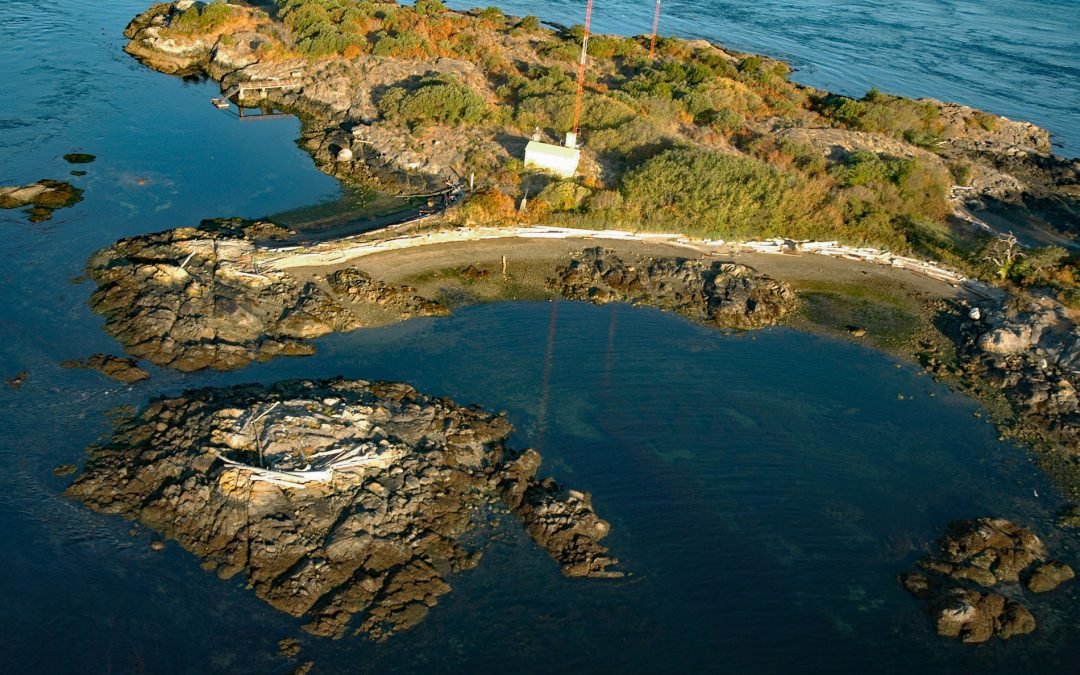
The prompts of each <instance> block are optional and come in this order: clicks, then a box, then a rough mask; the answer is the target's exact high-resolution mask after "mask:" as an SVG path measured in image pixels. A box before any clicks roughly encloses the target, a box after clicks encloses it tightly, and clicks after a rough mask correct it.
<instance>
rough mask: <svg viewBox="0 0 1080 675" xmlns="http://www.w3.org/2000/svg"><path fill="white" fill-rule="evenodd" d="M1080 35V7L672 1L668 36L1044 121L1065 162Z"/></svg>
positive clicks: (538, 7) (801, 77)
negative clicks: (713, 43)
mask: <svg viewBox="0 0 1080 675" xmlns="http://www.w3.org/2000/svg"><path fill="white" fill-rule="evenodd" d="M448 4H449V5H450V6H451V7H453V8H455V9H467V8H470V7H474V6H476V4H477V3H476V2H475V0H450V2H449V3H448ZM493 4H496V5H498V6H499V7H500V8H501V9H503V11H505V12H506V13H508V14H513V15H517V16H524V15H529V14H533V15H536V16H538V17H539V18H540V19H542V20H545V21H553V22H556V23H561V24H566V25H573V24H575V23H584V19H585V0H540V1H528V2H526V1H525V0H499V2H495V3H493ZM654 7H655V3H654V2H652V1H650V0H633V1H630V0H607V1H597V2H596V3H595V4H594V6H593V20H592V21H593V23H592V25H593V30H594V31H595V32H598V33H617V34H621V35H640V34H644V33H648V32H650V30H651V29H652V16H653V9H654ZM1069 26H1072V27H1073V28H1072V29H1070V28H1069ZM1078 26H1080V2H1076V1H1075V0H893V1H891V2H886V1H885V0H853V1H848V2H835V0H663V3H662V6H661V17H660V29H659V33H660V34H661V35H671V36H677V37H684V38H702V39H706V40H709V41H712V42H715V43H718V44H721V45H723V46H724V47H727V48H730V49H734V50H737V51H742V52H750V53H755V54H764V55H766V56H771V57H774V58H779V59H783V60H784V61H786V62H788V63H789V64H791V66H792V67H793V68H794V69H795V71H796V72H795V73H794V74H793V75H792V79H793V80H795V81H797V82H800V83H802V84H806V85H809V86H812V87H817V88H820V89H826V90H828V91H831V92H835V93H838V94H844V95H846V96H853V97H856V98H858V97H861V96H862V95H863V94H865V93H866V92H867V91H869V90H870V89H872V88H875V87H876V88H877V89H880V90H881V91H884V92H888V93H891V94H899V95H902V96H909V97H912V98H934V99H939V100H942V101H952V102H956V103H962V104H964V105H970V106H973V107H975V108H979V109H982V110H985V111H987V112H991V113H994V114H996V115H1003V116H1005V117H1008V118H1010V119H1013V120H1022V121H1026V122H1032V123H1034V124H1037V125H1038V126H1040V127H1043V128H1044V129H1047V130H1049V131H1050V134H1051V140H1052V141H1053V143H1054V152H1055V154H1058V155H1063V156H1066V157H1080V29H1077V27H1078Z"/></svg>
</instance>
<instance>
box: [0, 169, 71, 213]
mask: <svg viewBox="0 0 1080 675" xmlns="http://www.w3.org/2000/svg"><path fill="white" fill-rule="evenodd" d="M82 195H83V191H82V190H80V189H79V188H77V187H73V186H72V185H71V184H70V183H65V182H64V181H60V180H50V179H47V178H45V179H42V180H39V181H38V182H36V183H31V184H29V185H17V186H14V187H0V209H17V208H19V207H22V206H29V207H30V208H29V209H27V214H29V216H30V221H31V222H35V223H36V222H40V221H42V220H49V219H50V218H52V213H53V211H55V210H56V209H63V208H67V207H68V206H73V205H75V204H78V203H79V202H81V201H82Z"/></svg>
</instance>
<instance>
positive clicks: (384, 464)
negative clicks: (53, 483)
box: [67, 380, 615, 640]
mask: <svg viewBox="0 0 1080 675" xmlns="http://www.w3.org/2000/svg"><path fill="white" fill-rule="evenodd" d="M510 432H511V426H510V424H509V423H508V422H507V420H506V418H505V417H504V416H501V415H493V414H489V413H486V412H484V411H482V410H479V409H477V408H464V407H461V406H458V405H456V404H454V403H453V402H452V401H449V400H447V399H440V398H433V397H430V396H426V395H424V394H421V393H418V392H417V391H415V390H414V389H412V388H411V387H409V386H407V385H404V384H396V383H389V382H372V383H369V382H363V381H346V380H329V381H319V382H311V381H290V382H282V383H278V384H276V385H273V386H269V387H264V386H259V385H248V386H240V387H234V388H228V389H203V390H197V391H190V392H186V393H185V394H184V395H183V396H181V397H179V398H174V399H159V400H155V401H152V402H151V403H150V404H149V405H148V406H147V407H146V408H145V409H144V410H143V411H142V412H141V413H139V414H138V415H137V416H135V417H134V418H132V419H130V420H128V421H125V422H121V423H120V424H119V425H118V427H117V428H116V429H115V431H114V434H113V436H112V438H111V439H109V440H108V441H107V442H106V443H105V444H103V445H101V446H99V447H96V448H93V449H92V452H91V456H90V459H89V460H88V462H87V465H86V467H85V470H84V471H83V473H82V474H81V475H80V476H79V477H78V478H77V479H76V480H75V482H74V483H73V484H72V485H71V487H70V488H68V491H67V494H68V495H69V496H72V497H75V498H77V499H79V500H81V501H83V502H84V503H85V504H87V505H88V506H89V507H90V508H92V509H94V510H97V511H102V512H106V513H117V514H123V515H125V516H126V517H129V518H133V519H136V520H138V521H140V522H141V523H143V524H144V525H146V526H147V527H149V528H152V529H154V530H157V531H159V532H161V533H162V534H163V535H164V536H166V537H169V538H171V539H175V540H176V541H177V542H179V543H180V545H181V546H183V547H184V548H185V549H187V550H188V551H190V552H192V553H193V554H195V555H197V556H198V557H200V558H201V559H203V560H204V561H205V566H206V567H207V568H208V569H215V570H216V571H217V572H218V574H219V575H221V576H222V577H226V578H227V577H231V576H234V575H236V574H241V575H243V576H244V577H246V579H247V581H248V583H249V585H250V586H251V588H252V589H253V590H254V592H255V593H256V594H257V595H258V596H259V597H260V598H263V599H264V600H266V602H268V603H269V604H270V605H272V606H274V607H276V608H277V609H279V610H281V611H284V612H287V613H289V614H291V615H293V616H297V617H304V618H305V619H306V620H307V624H306V626H305V628H306V629H307V630H308V631H310V632H312V633H314V634H317V635H324V636H334V637H341V636H343V635H345V634H346V633H347V632H348V631H349V629H350V628H355V630H356V632H357V633H363V634H366V635H368V636H369V637H371V638H373V639H376V640H381V639H385V638H386V637H388V636H390V635H392V634H393V633H395V632H397V631H401V630H405V629H408V628H410V627H412V626H415V625H416V624H417V623H419V622H420V621H422V620H423V619H424V617H425V616H426V615H427V614H428V612H429V611H430V610H431V608H432V607H434V606H435V605H436V604H437V602H438V598H439V597H440V596H442V595H444V594H446V593H448V592H450V590H451V589H450V585H449V583H448V579H450V578H451V576H452V575H453V574H455V573H457V572H461V571H463V570H466V569H470V568H472V567H474V566H475V565H476V564H477V563H478V561H479V558H480V554H481V551H480V550H473V549H470V548H469V547H468V546H467V545H466V544H465V543H464V539H463V537H464V536H465V535H466V534H467V533H469V532H470V531H474V530H476V529H477V528H479V527H483V526H484V524H485V522H486V518H485V516H484V514H485V512H486V509H487V507H488V505H489V504H490V503H491V502H492V501H498V500H500V499H504V500H505V502H506V504H507V505H508V506H509V507H510V508H511V510H512V511H513V512H514V513H516V514H517V515H518V516H519V517H520V518H521V520H522V521H523V523H524V524H525V527H526V530H527V531H528V532H529V534H530V535H532V536H533V537H534V538H535V539H536V540H537V541H538V543H540V544H541V546H543V547H544V548H545V549H546V550H547V551H548V552H549V553H550V554H551V555H552V557H553V558H555V559H556V560H557V561H558V562H559V563H560V564H561V565H562V567H563V570H564V572H566V574H567V575H568V576H600V577H606V576H613V575H614V573H613V572H612V571H610V570H608V569H607V568H608V566H609V565H611V564H614V562H615V561H614V560H613V559H611V558H609V557H608V556H607V551H606V549H605V548H604V547H603V546H600V545H599V544H598V543H597V542H598V540H599V539H601V538H602V537H603V536H604V535H606V534H607V530H608V528H607V524H606V523H604V522H603V521H602V520H600V519H599V518H598V517H597V516H596V514H595V512H594V511H593V510H592V507H591V504H590V503H589V500H588V498H587V497H583V495H581V493H577V492H573V491H568V492H567V493H566V496H565V497H563V496H558V495H556V494H555V493H554V492H552V491H549V490H548V489H547V488H548V486H550V482H548V481H544V480H541V481H537V480H536V478H535V472H536V469H537V467H538V466H539V463H540V458H539V455H537V454H536V453H535V452H532V451H526V452H524V453H521V454H517V453H514V452H513V451H511V450H510V449H509V448H507V447H506V445H505V443H506V439H507V437H508V436H509V434H510ZM539 486H543V487H539ZM538 490H539V491H540V492H542V494H540V493H538ZM354 619H355V620H354Z"/></svg>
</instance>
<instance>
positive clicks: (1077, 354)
mask: <svg viewBox="0 0 1080 675" xmlns="http://www.w3.org/2000/svg"><path fill="white" fill-rule="evenodd" d="M978 309H979V312H978V316H979V319H977V320H974V319H971V318H958V319H957V325H958V329H957V335H956V336H955V340H956V342H957V355H958V357H959V358H960V360H961V363H962V365H963V367H964V368H965V369H966V370H967V371H968V372H969V373H970V374H971V375H974V376H976V377H977V378H979V379H980V380H982V381H984V382H986V383H988V384H989V385H990V386H991V387H993V388H995V389H997V390H999V391H1000V392H1001V393H1002V394H1003V395H1004V397H1005V398H1006V399H1007V400H1008V402H1009V404H1010V405H1011V407H1012V409H1013V411H1014V413H1015V414H1016V416H1017V418H1018V419H1019V420H1021V421H1022V422H1023V424H1024V425H1025V427H1026V428H1027V429H1028V430H1030V431H1031V432H1032V433H1034V434H1035V435H1036V436H1038V437H1041V438H1043V439H1045V440H1047V441H1050V442H1051V443H1053V445H1054V446H1055V447H1056V448H1057V449H1058V450H1059V451H1060V452H1061V453H1063V454H1064V455H1066V456H1077V455H1080V399H1078V397H1077V390H1078V388H1080V327H1077V326H1076V324H1075V322H1074V321H1073V319H1072V317H1071V312H1070V311H1069V310H1068V309H1067V308H1065V307H1064V306H1063V305H1062V304H1061V303H1060V302H1058V301H1057V300H1054V299H1053V298H1050V297H1048V296H1045V295H1035V294H1024V295H1016V296H1013V297H1011V298H1009V299H1008V301H1006V302H1003V303H998V302H994V303H991V302H986V303H983V304H981V305H980V306H979V308H978Z"/></svg>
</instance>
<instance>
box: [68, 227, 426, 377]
mask: <svg viewBox="0 0 1080 675" xmlns="http://www.w3.org/2000/svg"><path fill="white" fill-rule="evenodd" d="M278 229H280V228H277V226H275V225H273V224H272V223H267V222H266V221H243V220H239V219H233V220H221V221H205V222H204V223H202V224H201V225H200V226H199V227H197V228H180V229H176V230H169V231H166V232H161V233H158V234H149V235H141V236H136V237H131V238H128V239H123V240H121V241H119V242H117V243H116V244H114V245H113V246H110V247H109V248H107V249H104V250H102V251H99V252H98V253H97V254H95V255H94V256H93V257H92V258H91V260H90V262H89V264H88V268H87V269H88V274H89V276H90V277H91V278H92V279H93V280H94V281H95V282H97V284H98V289H97V290H96V291H95V292H94V294H93V297H92V298H91V301H90V304H91V306H92V307H93V309H94V311H96V312H98V313H99V314H102V315H103V316H104V317H105V319H106V321H105V329H106V331H108V332H109V334H111V335H113V336H115V337H116V338H117V339H118V340H120V342H121V343H122V344H123V345H124V347H125V349H126V350H127V351H128V352H129V353H130V354H132V355H134V356H136V357H139V358H142V359H146V360H147V361H150V362H151V363H154V364H157V365H160V366H168V367H170V368H176V369H178V370H184V371H192V370H199V369H202V368H217V369H221V370H227V369H231V368H239V367H241V366H244V365H247V364H248V363H251V362H252V361H255V360H265V359H268V358H270V357H272V356H276V355H299V354H310V353H312V352H313V349H314V348H313V347H311V345H310V344H307V343H306V342H305V340H308V339H310V338H314V337H319V336H321V335H325V334H327V333H330V332H333V331H346V330H352V329H355V328H359V327H361V326H366V325H371V324H372V323H386V322H388V321H391V320H400V319H404V318H408V317H410V316H430V315H439V314H445V313H446V312H447V310H445V309H444V308H443V307H441V306H440V305H438V304H437V303H435V302H432V301H430V300H427V299H425V298H421V297H419V296H417V295H415V293H414V292H413V291H412V289H409V288H404V287H393V286H388V285H386V284H383V283H380V282H377V281H373V280H371V279H370V278H369V277H367V275H365V274H364V273H363V272H361V271H360V270H354V269H347V270H340V271H338V272H336V273H335V274H334V275H332V276H331V277H330V278H329V279H317V280H309V281H300V280H299V279H297V278H296V277H293V276H291V275H290V274H288V273H286V272H281V271H277V270H273V269H268V268H262V267H260V266H259V264H258V260H257V248H258V247H257V245H256V243H255V242H254V241H253V239H252V238H253V237H261V238H265V237H267V236H268V235H273V234H275V233H276V232H277V230H278Z"/></svg>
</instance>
